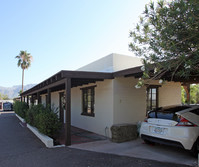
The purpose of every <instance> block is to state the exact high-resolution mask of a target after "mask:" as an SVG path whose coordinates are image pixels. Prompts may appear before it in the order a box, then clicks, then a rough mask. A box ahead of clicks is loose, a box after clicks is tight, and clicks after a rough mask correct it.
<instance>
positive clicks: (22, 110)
mask: <svg viewBox="0 0 199 167" xmlns="http://www.w3.org/2000/svg"><path fill="white" fill-rule="evenodd" d="M13 109H14V111H15V113H16V114H17V115H19V116H20V117H22V118H25V117H26V112H27V110H28V105H27V103H25V102H20V101H16V102H15V103H14V104H13Z"/></svg>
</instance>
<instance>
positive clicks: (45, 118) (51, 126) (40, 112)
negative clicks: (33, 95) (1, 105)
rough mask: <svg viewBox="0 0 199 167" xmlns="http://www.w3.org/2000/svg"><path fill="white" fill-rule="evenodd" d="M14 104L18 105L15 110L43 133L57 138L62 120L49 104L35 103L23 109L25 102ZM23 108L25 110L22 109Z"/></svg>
mask: <svg viewBox="0 0 199 167" xmlns="http://www.w3.org/2000/svg"><path fill="white" fill-rule="evenodd" d="M20 103H21V104H20ZM25 104H26V103H25ZM14 106H16V107H15V108H14V110H15V112H16V113H17V114H18V113H19V114H18V115H19V116H21V117H22V118H24V119H25V120H26V122H27V123H29V124H30V125H32V126H34V127H36V128H37V129H38V130H39V131H40V132H41V133H43V134H45V135H47V136H49V137H52V138H53V139H55V138H56V136H57V134H58V132H59V131H60V128H61V122H60V120H59V118H58V116H57V112H55V111H54V110H53V109H51V108H50V107H49V106H48V107H44V106H43V105H42V104H38V105H33V106H31V107H30V109H28V108H27V109H23V107H24V106H25V105H24V102H17V103H16V104H14ZM18 106H20V107H18ZM26 106H27V105H26ZM21 109H22V110H23V112H22V111H20V110H21ZM21 113H23V114H21ZM20 114H21V115H20Z"/></svg>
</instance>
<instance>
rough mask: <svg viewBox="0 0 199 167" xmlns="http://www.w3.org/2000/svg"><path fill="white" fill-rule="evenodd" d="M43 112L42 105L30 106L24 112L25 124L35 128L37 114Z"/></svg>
mask: <svg viewBox="0 0 199 167" xmlns="http://www.w3.org/2000/svg"><path fill="white" fill-rule="evenodd" d="M44 110H45V108H44V106H43V105H42V104H38V105H32V106H31V107H30V109H29V110H28V111H27V112H26V122H27V123H29V124H30V125H32V126H35V127H36V126H37V124H38V123H37V121H36V117H37V115H38V114H39V113H41V112H43V111H44Z"/></svg>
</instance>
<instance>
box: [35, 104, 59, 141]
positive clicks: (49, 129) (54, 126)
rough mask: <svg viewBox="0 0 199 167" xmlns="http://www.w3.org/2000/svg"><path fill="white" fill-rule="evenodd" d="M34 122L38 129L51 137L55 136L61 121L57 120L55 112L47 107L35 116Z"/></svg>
mask: <svg viewBox="0 0 199 167" xmlns="http://www.w3.org/2000/svg"><path fill="white" fill-rule="evenodd" d="M36 122H37V125H36V127H37V128H38V130H39V131H40V132H41V133H43V134H45V135H47V136H49V137H52V138H53V139H55V138H56V135H57V134H58V132H59V130H60V128H61V122H60V121H59V118H58V116H57V113H55V112H54V111H53V110H52V109H50V108H48V107H47V108H45V110H44V111H43V112H40V113H39V114H38V115H37V116H36Z"/></svg>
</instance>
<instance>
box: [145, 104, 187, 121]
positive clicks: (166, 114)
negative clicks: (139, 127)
mask: <svg viewBox="0 0 199 167" xmlns="http://www.w3.org/2000/svg"><path fill="white" fill-rule="evenodd" d="M187 108H189V107H188V106H176V107H170V108H169V107H167V108H166V107H165V108H162V107H161V108H158V109H155V110H152V111H149V113H148V118H160V119H168V120H174V121H177V122H179V121H180V120H179V117H178V115H177V114H176V112H178V111H181V110H184V109H187Z"/></svg>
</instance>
